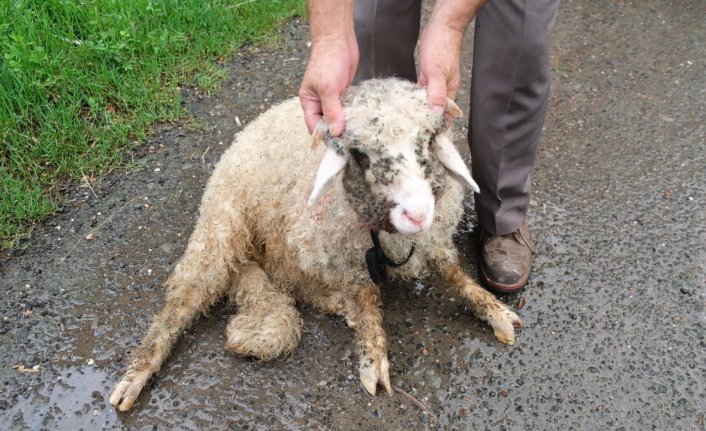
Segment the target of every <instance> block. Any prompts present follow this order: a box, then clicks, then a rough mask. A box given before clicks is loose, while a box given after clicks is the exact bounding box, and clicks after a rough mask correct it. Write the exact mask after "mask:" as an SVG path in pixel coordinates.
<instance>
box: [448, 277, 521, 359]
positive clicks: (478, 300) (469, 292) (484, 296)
mask: <svg viewBox="0 0 706 431" xmlns="http://www.w3.org/2000/svg"><path fill="white" fill-rule="evenodd" d="M444 276H445V278H446V280H447V281H448V282H449V283H450V284H451V285H453V286H454V287H455V288H456V289H458V291H459V293H460V294H461V295H462V296H463V297H464V298H466V300H468V302H469V303H470V305H471V309H472V310H473V312H474V313H475V314H476V316H478V318H480V319H482V320H485V321H486V322H488V323H489V324H490V326H491V327H492V328H493V331H494V333H495V337H496V338H497V339H498V340H500V342H502V343H505V344H508V345H513V344H515V328H521V327H522V320H520V318H519V317H517V314H515V313H514V312H512V311H511V310H510V309H509V308H507V306H506V305H505V304H503V303H502V302H500V301H498V299H497V298H496V297H495V296H493V294H492V293H490V292H488V291H487V290H485V289H483V288H482V287H480V286H479V285H478V284H477V283H476V282H474V281H473V280H472V279H471V278H470V277H469V276H468V275H466V273H465V272H464V271H463V269H461V267H460V266H459V265H457V264H456V265H451V266H450V267H449V268H448V269H447V270H446V272H445V274H444Z"/></svg>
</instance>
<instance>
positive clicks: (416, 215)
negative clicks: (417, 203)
mask: <svg viewBox="0 0 706 431" xmlns="http://www.w3.org/2000/svg"><path fill="white" fill-rule="evenodd" d="M402 215H403V216H404V218H405V219H407V220H408V221H409V222H410V223H412V224H413V225H415V226H417V227H421V226H422V225H423V224H424V221H425V220H426V219H427V214H426V212H422V211H408V210H404V212H403V213H402Z"/></svg>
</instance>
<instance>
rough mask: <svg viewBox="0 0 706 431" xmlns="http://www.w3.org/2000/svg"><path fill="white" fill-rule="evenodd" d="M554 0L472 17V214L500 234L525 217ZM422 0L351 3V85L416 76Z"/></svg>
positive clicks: (502, 2) (507, 2) (496, 4)
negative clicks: (354, 49)
mask: <svg viewBox="0 0 706 431" xmlns="http://www.w3.org/2000/svg"><path fill="white" fill-rule="evenodd" d="M558 7H559V0H488V1H487V3H486V4H485V5H484V6H483V7H481V9H480V10H479V11H478V15H477V16H476V26H475V36H474V41H475V42H474V47H473V75H472V79H471V112H470V116H469V117H470V120H469V124H468V125H469V127H468V141H469V143H470V146H471V157H472V159H473V166H472V170H473V178H474V179H475V180H476V182H477V183H478V185H479V186H480V189H481V193H480V194H476V195H475V203H476V211H477V213H478V219H479V222H480V224H481V226H482V227H483V229H485V230H486V231H488V232H490V233H491V234H494V235H505V234H507V233H510V232H513V231H514V230H516V229H517V228H518V227H519V226H520V224H521V223H522V221H523V220H524V219H525V217H526V216H527V210H528V207H529V199H530V189H531V176H530V174H531V171H532V166H533V165H534V160H535V156H536V154H537V148H538V144H539V135H540V133H541V131H542V127H543V125H544V118H545V114H546V108H547V99H548V95H549V55H548V51H549V37H550V34H551V31H552V28H553V27H554V21H555V19H556V14H557V9H558ZM420 10H421V0H356V4H355V32H356V38H357V40H358V45H359V49H360V61H359V64H358V70H357V72H356V76H355V79H354V82H358V81H361V80H364V79H369V78H376V77H384V76H398V77H401V78H405V79H409V80H411V81H416V78H417V72H416V68H415V65H414V49H415V46H416V44H417V39H418V37H419V18H420Z"/></svg>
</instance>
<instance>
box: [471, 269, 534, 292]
mask: <svg viewBox="0 0 706 431" xmlns="http://www.w3.org/2000/svg"><path fill="white" fill-rule="evenodd" d="M479 266H480V278H481V280H482V281H483V284H485V286H486V287H487V288H488V290H490V291H491V292H495V293H515V292H518V291H520V290H522V289H523V288H524V287H525V286H526V285H527V281H529V274H527V275H526V276H525V277H524V278H523V279H521V280H520V281H518V282H517V283H515V284H500V283H496V282H494V281H493V280H491V279H490V277H488V275H487V274H486V273H485V270H484V269H483V265H479Z"/></svg>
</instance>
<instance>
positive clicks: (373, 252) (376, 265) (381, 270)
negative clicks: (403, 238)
mask: <svg viewBox="0 0 706 431" xmlns="http://www.w3.org/2000/svg"><path fill="white" fill-rule="evenodd" d="M370 239H371V240H372V241H373V247H372V248H369V249H368V251H366V252H365V263H366V265H367V266H368V273H369V274H370V278H371V279H372V280H373V283H375V284H377V285H381V284H382V283H384V282H386V281H387V267H388V266H391V267H393V268H399V267H400V266H402V265H404V264H406V263H407V262H409V259H411V258H412V255H413V254H414V249H415V244H414V243H412V248H411V249H410V250H409V254H408V255H407V258H406V259H404V260H403V261H402V262H395V261H394V260H392V259H390V258H389V257H387V256H386V255H385V252H383V251H382V247H381V246H380V236H379V234H378V232H377V231H372V230H371V231H370Z"/></svg>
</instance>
